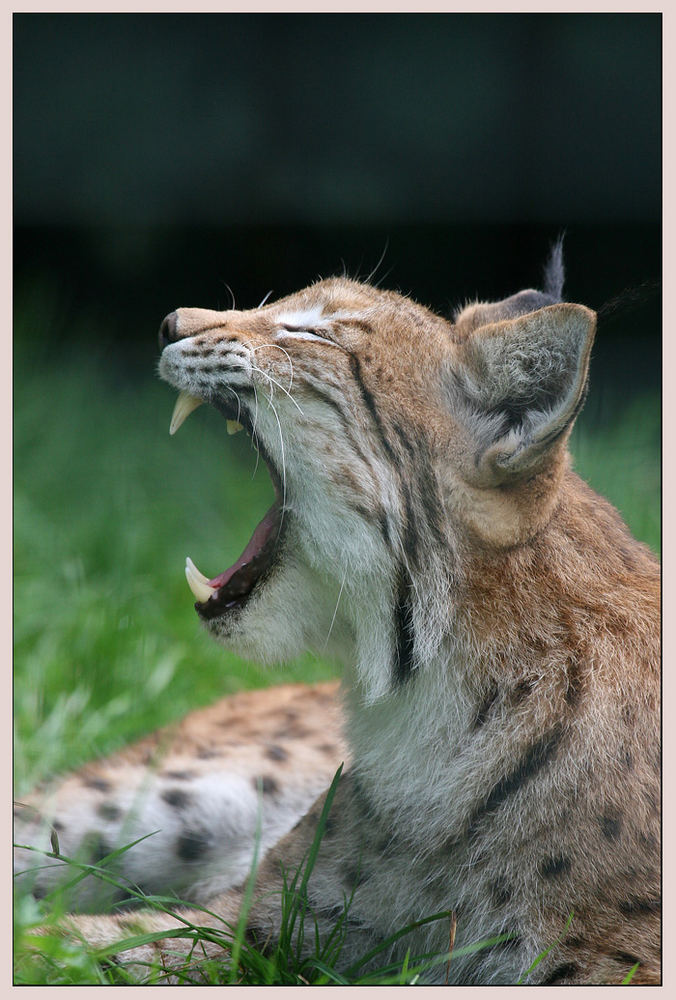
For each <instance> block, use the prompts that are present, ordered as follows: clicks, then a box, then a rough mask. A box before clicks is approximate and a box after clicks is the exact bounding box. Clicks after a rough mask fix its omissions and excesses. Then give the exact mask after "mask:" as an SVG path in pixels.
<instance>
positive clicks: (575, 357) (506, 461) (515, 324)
mask: <svg viewBox="0 0 676 1000" xmlns="http://www.w3.org/2000/svg"><path fill="white" fill-rule="evenodd" d="M595 329H596V315H595V313H593V312H592V311H591V310H590V309H586V308H585V307H584V306H579V305H571V304H568V303H560V304H557V305H550V306H545V307H544V308H541V309H537V310H536V311H534V312H530V313H527V314H526V315H521V316H517V317H516V318H514V319H503V320H500V321H498V322H492V323H491V322H489V323H487V324H485V325H483V326H479V327H478V328H476V329H474V330H473V331H472V332H471V333H470V334H469V335H468V336H467V337H466V338H465V339H463V340H462V341H461V343H460V345H459V348H458V351H459V353H458V356H457V358H456V364H455V365H454V371H453V382H454V392H453V396H454V403H455V411H456V413H457V415H458V416H459V418H460V420H461V422H462V424H464V426H465V427H466V429H467V431H468V432H469V435H470V438H471V440H472V442H473V454H472V459H471V461H470V462H469V463H468V469H467V470H466V471H467V474H468V478H469V479H470V481H471V482H473V483H474V485H477V486H497V485H501V484H506V483H508V482H510V481H514V482H515V481H517V480H519V479H523V478H527V477H529V476H532V475H535V474H536V473H537V472H538V471H540V470H541V469H542V468H544V467H545V466H546V465H547V463H548V461H549V460H550V459H551V458H553V453H554V451H555V449H556V448H557V445H562V444H563V443H565V441H566V439H567V436H568V432H569V431H570V429H571V427H572V425H573V422H574V420H575V417H576V416H577V414H578V412H579V411H580V409H581V407H582V404H583V402H584V397H585V392H586V384H587V371H588V367H589V353H590V350H591V344H592V341H593V338H594V331H595Z"/></svg>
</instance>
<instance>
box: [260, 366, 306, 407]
mask: <svg viewBox="0 0 676 1000" xmlns="http://www.w3.org/2000/svg"><path fill="white" fill-rule="evenodd" d="M251 367H252V368H253V370H254V371H255V372H258V374H259V375H262V376H263V378H266V379H267V380H268V382H270V383H271V384H272V385H276V386H277V388H278V389H281V391H282V392H283V393H285V394H286V395H287V396H288V397H289V399H290V400H291V402H292V403H293V405H294V406H295V407H296V409H297V410H298V412H299V413H300V415H301V416H303V417H304V416H305V414H304V413H303V411H302V409H301V408H300V406H299V405H298V403H297V402H296V400H295V399H294V398H293V396H292V395H291V393H290V392H289V390H288V389H285V388H284V386H283V385H282V384H281V382H278V381H277V379H276V378H273V377H272V375H268V373H267V372H264V371H263V369H262V368H259V367H258V365H254V364H253V363H252V365H251Z"/></svg>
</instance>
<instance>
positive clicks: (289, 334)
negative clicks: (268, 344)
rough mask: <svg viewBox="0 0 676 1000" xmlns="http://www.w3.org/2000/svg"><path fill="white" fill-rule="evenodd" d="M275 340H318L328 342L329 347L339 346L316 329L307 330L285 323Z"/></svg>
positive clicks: (323, 342)
mask: <svg viewBox="0 0 676 1000" xmlns="http://www.w3.org/2000/svg"><path fill="white" fill-rule="evenodd" d="M275 340H317V341H319V343H321V344H328V345H329V347H337V346H338V345H337V344H335V343H334V342H333V341H332V340H327V339H326V337H320V336H319V334H318V333H315V331H314V330H306V329H305V328H304V327H298V326H286V325H285V326H284V327H283V329H281V330H280V331H279V332H278V333H276V334H275Z"/></svg>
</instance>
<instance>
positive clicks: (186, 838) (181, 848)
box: [176, 830, 209, 861]
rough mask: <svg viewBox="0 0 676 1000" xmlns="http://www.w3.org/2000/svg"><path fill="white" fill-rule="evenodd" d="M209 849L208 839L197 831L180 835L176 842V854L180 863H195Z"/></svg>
mask: <svg viewBox="0 0 676 1000" xmlns="http://www.w3.org/2000/svg"><path fill="white" fill-rule="evenodd" d="M208 849H209V838H208V837H207V835H206V834H205V833H202V832H200V831H199V830H189V831H187V832H186V833H182V834H181V836H180V837H179V838H178V840H177V842H176V854H177V856H178V857H179V858H180V859H181V860H182V861H197V860H199V858H200V857H201V856H202V855H203V854H206V852H207V851H208Z"/></svg>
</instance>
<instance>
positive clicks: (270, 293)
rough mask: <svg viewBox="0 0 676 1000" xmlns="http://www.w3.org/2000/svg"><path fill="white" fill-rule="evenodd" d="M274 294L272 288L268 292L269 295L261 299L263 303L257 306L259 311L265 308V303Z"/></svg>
mask: <svg viewBox="0 0 676 1000" xmlns="http://www.w3.org/2000/svg"><path fill="white" fill-rule="evenodd" d="M272 292H273V289H272V288H271V289H270V291H269V292H268V294H267V295H264V296H263V298H262V299H261V301H260V302H259V303H258V305H257V306H256V308H257V309H262V308H263V306H264V305H265V303H266V302H267V301H268V299H269V298H270V296H271V295H272Z"/></svg>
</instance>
